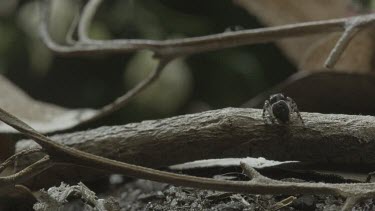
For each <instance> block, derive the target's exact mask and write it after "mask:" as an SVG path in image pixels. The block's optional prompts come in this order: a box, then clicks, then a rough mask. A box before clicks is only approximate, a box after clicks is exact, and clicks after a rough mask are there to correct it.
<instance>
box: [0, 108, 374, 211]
mask: <svg viewBox="0 0 375 211" xmlns="http://www.w3.org/2000/svg"><path fill="white" fill-rule="evenodd" d="M0 119H1V120H2V121H3V122H5V123H6V124H8V125H10V126H12V127H13V128H15V129H17V130H18V131H20V132H22V133H23V134H25V135H27V136H28V137H30V138H32V139H34V140H35V141H36V142H37V143H38V144H40V145H41V146H42V147H43V149H45V150H46V152H47V153H48V154H49V156H50V157H51V159H52V160H53V161H54V162H57V163H61V162H65V163H70V164H74V165H80V166H85V167H91V168H96V169H102V170H107V171H110V172H113V173H120V174H124V175H127V176H130V177H135V178H142V179H148V180H153V181H158V182H165V183H169V184H173V185H181V186H188V187H195V188H202V189H212V190H219V191H230V192H242V193H252V194H291V195H293V194H333V195H338V196H343V197H346V198H347V203H346V204H345V207H344V208H345V210H350V208H351V207H353V206H354V205H355V202H357V201H359V200H361V199H364V198H369V197H375V183H357V184H326V183H295V182H282V181H277V180H272V179H269V178H267V177H264V176H262V175H260V174H259V173H258V172H256V171H255V170H254V169H253V168H251V167H250V166H247V165H246V164H244V163H242V164H241V165H242V168H243V169H244V171H245V172H246V173H247V174H248V175H249V177H250V178H252V180H251V181H248V182H245V181H241V182H238V181H226V180H216V179H210V178H201V177H194V176H187V175H180V174H174V173H169V172H163V171H159V170H154V169H150V168H145V167H141V166H136V165H132V164H128V163H122V162H119V161H115V160H111V159H108V158H104V157H100V156H96V155H93V154H89V153H86V152H83V151H79V150H76V149H73V148H69V147H67V146H64V145H61V144H58V143H56V142H53V141H52V140H51V139H49V138H47V137H46V136H44V135H42V134H40V133H38V132H37V131H35V130H34V129H32V128H31V127H29V126H28V125H26V124H25V123H23V122H22V121H20V120H19V119H17V118H16V117H14V116H12V115H10V114H8V113H7V112H5V111H3V110H2V109H0ZM354 124H355V123H354ZM306 126H307V127H308V126H309V121H307V122H306ZM268 127H271V128H272V127H273V126H268ZM290 127H301V126H292V125H290ZM325 127H327V125H325ZM285 129H286V128H285V127H284V128H283V130H285ZM369 132H370V131H369ZM353 134H355V132H353ZM33 165H34V164H33ZM28 171H29V174H30V175H31V176H30V177H32V176H35V174H36V173H35V171H33V170H28ZM36 172H37V173H40V171H36ZM26 177H27V175H23V178H26ZM1 181H2V180H1V178H0V189H1V188H2V186H5V185H7V186H9V184H7V183H6V182H5V183H4V182H3V183H1ZM12 184H13V183H12Z"/></svg>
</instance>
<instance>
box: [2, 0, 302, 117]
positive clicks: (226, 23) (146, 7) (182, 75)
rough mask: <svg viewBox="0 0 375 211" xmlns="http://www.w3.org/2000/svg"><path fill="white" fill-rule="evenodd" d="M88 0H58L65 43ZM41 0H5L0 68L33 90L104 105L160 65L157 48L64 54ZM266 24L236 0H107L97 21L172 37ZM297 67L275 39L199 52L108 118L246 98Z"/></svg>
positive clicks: (96, 26)
mask: <svg viewBox="0 0 375 211" xmlns="http://www.w3.org/2000/svg"><path fill="white" fill-rule="evenodd" d="M83 2H84V1H77V0H57V1H54V3H53V6H52V16H51V18H52V19H51V21H50V29H51V34H52V36H53V38H54V39H55V40H56V41H57V42H59V43H64V40H65V36H64V34H65V33H66V31H67V29H68V27H69V23H70V21H71V20H72V18H73V16H74V14H75V11H76V10H77V9H79V8H80V5H82V3H83ZM37 9H38V7H37V4H36V2H34V1H21V0H20V1H16V0H14V1H9V0H0V73H1V74H4V75H5V76H6V77H8V78H9V79H10V80H11V81H13V82H14V83H15V84H17V85H18V86H19V87H21V88H22V89H23V90H25V91H26V92H27V93H28V94H29V95H31V96H32V97H34V98H36V99H38V100H41V101H46V102H51V103H54V104H57V105H61V106H64V107H68V108H82V107H91V108H99V107H101V106H103V105H105V104H107V103H109V102H111V101H112V100H114V99H115V98H116V97H118V96H120V95H122V94H123V93H125V92H126V90H128V89H130V88H131V87H132V86H134V85H135V84H136V83H137V82H138V81H140V80H141V79H142V78H143V77H144V76H145V75H146V74H147V73H148V72H149V71H150V70H151V69H152V67H154V66H155V64H156V61H155V60H153V59H152V54H151V52H147V51H140V52H135V53H128V54H120V55H119V54H117V55H113V54H112V55H102V56H90V57H88V56H85V57H64V56H57V55H54V54H53V53H52V52H51V51H49V50H48V49H47V48H46V47H45V46H44V44H43V43H42V42H41V41H40V39H39V37H38V16H39V11H38V10H37ZM258 27H262V26H261V25H260V24H259V22H258V21H257V19H256V18H255V17H253V16H251V15H249V14H248V13H247V12H246V11H245V10H243V9H242V8H240V7H238V6H236V5H235V4H233V2H232V1H230V0H221V1H217V0H205V1H198V0H189V1H188V0H179V1H174V0H153V1H146V0H117V1H113V0H106V1H104V4H103V5H102V6H101V7H100V9H99V11H98V13H97V15H96V17H95V21H94V22H93V24H92V28H91V31H90V35H91V37H93V38H97V39H114V38H133V39H134V38H137V39H158V40H160V39H171V38H177V37H178V38H181V37H192V36H201V35H208V34H214V33H220V32H224V31H228V30H239V29H251V28H258ZM295 71H296V68H295V67H294V66H293V65H292V64H291V63H289V62H288V61H287V59H286V57H285V56H284V55H283V53H282V52H281V51H280V50H279V49H278V48H277V47H276V46H275V45H274V44H260V45H252V46H244V47H238V48H231V49H223V50H220V51H215V52H209V53H202V54H195V55H191V56H188V57H186V58H180V59H177V60H175V61H174V62H173V63H171V64H169V65H168V66H167V68H166V69H165V71H164V72H163V74H162V76H161V78H160V79H159V80H158V82H157V84H155V85H153V86H152V87H150V88H149V89H148V90H146V92H145V93H142V95H140V96H139V97H137V99H135V100H134V101H132V103H131V104H130V105H128V106H126V107H125V108H124V109H122V110H121V111H120V112H116V113H115V114H113V115H112V116H111V117H108V118H107V119H106V120H104V122H101V123H100V124H121V123H126V122H133V121H140V120H143V119H151V118H162V117H168V116H173V115H178V114H184V113H192V112H198V111H203V110H208V109H216V108H223V107H228V106H233V107H236V106H240V105H241V104H242V103H244V102H246V101H247V100H249V99H251V98H252V97H254V96H255V95H256V94H258V93H260V92H262V91H264V90H266V89H267V88H270V87H272V86H273V85H275V84H277V83H278V82H281V81H282V80H284V79H285V78H287V77H288V76H289V75H291V74H292V73H293V72H295Z"/></svg>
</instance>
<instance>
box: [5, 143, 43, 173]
mask: <svg viewBox="0 0 375 211" xmlns="http://www.w3.org/2000/svg"><path fill="white" fill-rule="evenodd" d="M37 152H42V150H41V149H39V148H33V149H27V150H22V151H20V152H17V153H16V154H14V155H12V156H11V157H9V158H8V159H6V160H5V161H4V162H3V163H1V164H0V173H1V172H3V171H4V170H5V168H7V167H9V166H10V165H12V164H13V163H14V162H15V161H16V160H17V159H19V158H20V157H21V156H24V155H29V154H32V153H37Z"/></svg>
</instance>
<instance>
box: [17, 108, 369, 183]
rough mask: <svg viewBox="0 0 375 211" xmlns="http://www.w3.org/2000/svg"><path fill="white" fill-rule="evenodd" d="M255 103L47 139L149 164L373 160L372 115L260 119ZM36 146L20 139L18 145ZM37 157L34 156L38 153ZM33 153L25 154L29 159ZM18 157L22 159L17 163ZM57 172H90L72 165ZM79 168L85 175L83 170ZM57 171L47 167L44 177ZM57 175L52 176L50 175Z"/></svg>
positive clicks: (19, 147) (88, 173) (156, 166)
mask: <svg viewBox="0 0 375 211" xmlns="http://www.w3.org/2000/svg"><path fill="white" fill-rule="evenodd" d="M261 116H262V115H261V110H259V109H250V108H249V109H242V108H226V109H221V110H213V111H207V112H203V113H197V114H189V115H183V116H177V117H172V118H168V119H161V120H151V121H144V122H140V123H132V124H127V125H123V126H110V127H100V128H97V129H94V130H88V131H83V132H76V133H71V134H63V135H56V136H53V137H51V139H53V140H55V141H57V142H59V143H61V144H63V145H66V146H69V147H73V148H76V149H79V150H82V151H86V152H89V153H93V154H96V155H100V156H103V157H108V158H111V159H115V160H119V161H124V162H128V163H133V164H137V165H142V166H148V167H153V168H158V167H163V166H169V165H173V164H177V163H183V162H188V161H193V160H200V159H209V158H225V157H247V156H250V157H265V158H267V159H272V160H279V161H285V160H298V161H307V162H314V163H325V164H372V163H375V153H373V152H374V149H375V141H374V140H375V128H373V125H374V124H375V117H370V116H353V115H340V114H337V115H333V114H329V115H328V114H318V113H302V117H303V118H304V120H305V127H303V126H300V125H293V124H291V125H285V126H282V125H265V124H264V123H263V120H262V118H261ZM35 146H37V145H36V144H35V143H34V142H33V141H30V140H29V141H21V142H19V143H18V144H17V150H23V149H26V148H29V147H35ZM38 158H39V157H38ZM38 158H36V157H35V158H30V157H29V158H24V159H23V160H21V162H19V163H21V167H23V165H24V163H25V162H26V163H28V164H30V161H34V160H35V159H38ZM22 163H23V165H22ZM56 170H57V171H58V172H59V174H58V175H59V176H60V178H57V180H59V179H60V180H61V179H65V178H64V175H65V173H66V175H65V176H66V177H67V178H71V176H72V175H74V174H80V178H81V179H82V177H84V178H85V177H86V178H87V177H88V176H94V175H95V174H92V172H86V171H82V170H81V171H79V170H77V168H76V167H69V168H65V169H64V174H62V171H61V170H60V169H56ZM82 174H84V175H82ZM54 175H56V174H55V173H54V172H53V171H48V172H47V173H46V174H45V176H46V177H43V179H38V182H39V183H40V182H41V181H43V182H47V181H48V179H52V178H53V176H54ZM55 179H56V178H55Z"/></svg>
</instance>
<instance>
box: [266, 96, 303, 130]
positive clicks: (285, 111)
mask: <svg viewBox="0 0 375 211" xmlns="http://www.w3.org/2000/svg"><path fill="white" fill-rule="evenodd" d="M293 113H296V114H297V116H298V118H299V119H300V121H301V123H302V124H304V122H303V119H302V117H301V115H300V113H299V111H298V107H297V104H296V103H295V102H294V100H293V99H292V98H290V97H287V96H285V95H283V94H281V93H278V94H274V95H271V96H270V98H269V100H266V101H265V102H264V106H263V115H262V116H263V120H264V122H265V123H266V124H267V123H268V122H269V121H270V122H271V123H273V124H274V123H276V122H278V123H280V124H285V123H288V122H290V117H291V115H292V114H293Z"/></svg>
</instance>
